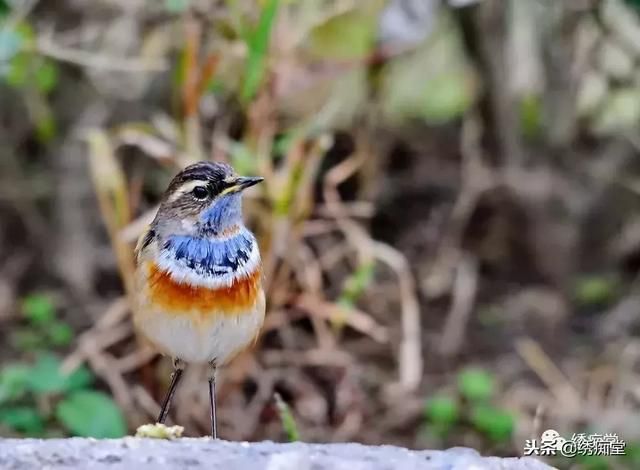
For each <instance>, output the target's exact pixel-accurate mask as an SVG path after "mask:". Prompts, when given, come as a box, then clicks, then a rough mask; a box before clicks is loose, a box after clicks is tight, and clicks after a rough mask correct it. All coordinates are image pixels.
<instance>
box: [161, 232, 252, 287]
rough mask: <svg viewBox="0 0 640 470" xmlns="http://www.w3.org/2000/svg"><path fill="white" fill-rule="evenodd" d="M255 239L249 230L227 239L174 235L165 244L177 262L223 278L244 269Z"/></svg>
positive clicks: (198, 271) (199, 272)
mask: <svg viewBox="0 0 640 470" xmlns="http://www.w3.org/2000/svg"><path fill="white" fill-rule="evenodd" d="M254 243H255V238H254V237H253V235H252V234H251V232H249V231H248V230H247V229H246V228H244V227H243V228H242V229H241V230H240V232H239V233H238V234H237V235H235V236H233V237H231V238H227V239H223V240H216V239H211V238H197V237H190V236H185V235H174V236H172V237H169V239H168V240H167V241H166V242H165V244H164V247H163V248H164V250H167V251H168V252H169V253H171V255H172V256H171V257H172V258H173V259H175V261H176V262H178V263H181V264H183V265H184V266H186V267H188V268H189V269H193V270H194V271H195V272H197V273H198V274H202V275H208V276H221V275H224V274H229V273H233V272H236V271H237V270H238V269H240V268H242V267H243V266H244V265H245V264H246V263H247V261H248V260H249V257H250V255H251V251H252V250H253V244H254Z"/></svg>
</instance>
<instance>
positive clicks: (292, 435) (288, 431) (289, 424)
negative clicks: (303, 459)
mask: <svg viewBox="0 0 640 470" xmlns="http://www.w3.org/2000/svg"><path fill="white" fill-rule="evenodd" d="M273 397H274V400H275V401H276V408H277V409H278V416H279V417H280V423H281V424H282V429H283V430H284V433H285V435H286V436H287V441H288V442H295V441H299V440H300V433H299V432H298V426H297V425H296V420H295V418H294V417H293V413H291V408H289V405H287V403H286V402H285V401H284V400H283V399H282V397H281V396H280V394H279V393H275V394H274V396H273Z"/></svg>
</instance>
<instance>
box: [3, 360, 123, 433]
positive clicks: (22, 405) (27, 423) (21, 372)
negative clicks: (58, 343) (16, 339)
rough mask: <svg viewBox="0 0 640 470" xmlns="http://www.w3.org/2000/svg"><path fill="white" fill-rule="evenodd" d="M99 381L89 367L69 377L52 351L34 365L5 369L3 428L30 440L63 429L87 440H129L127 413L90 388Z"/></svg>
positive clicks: (9, 365)
mask: <svg viewBox="0 0 640 470" xmlns="http://www.w3.org/2000/svg"><path fill="white" fill-rule="evenodd" d="M93 380H94V377H93V374H91V372H90V371H89V370H88V369H87V368H85V367H80V368H78V369H76V370H75V371H74V372H72V373H70V374H65V373H63V372H62V371H61V362H60V360H59V359H58V358H57V357H56V356H55V355H53V354H52V353H49V352H42V353H39V354H38V355H37V357H36V360H35V362H34V363H32V364H26V363H17V364H8V365H5V366H4V367H3V368H2V369H0V425H1V426H4V427H7V428H10V429H12V430H13V431H15V432H18V433H23V434H25V435H28V436H42V435H44V432H45V431H46V430H47V429H49V428H51V429H56V427H57V426H62V427H63V428H64V429H66V430H67V431H68V432H70V433H71V434H73V435H78V436H85V437H97V438H100V437H117V436H122V435H124V434H125V432H126V423H125V420H124V417H123V415H122V412H121V411H120V410H119V409H118V407H117V406H116V404H115V403H114V402H113V400H112V399H111V398H110V397H109V396H107V395H106V394H104V393H102V392H98V391H95V390H91V389H89V387H90V386H91V384H92V382H93ZM54 408H55V414H54V413H52V410H53V409H54Z"/></svg>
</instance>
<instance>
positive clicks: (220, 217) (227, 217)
mask: <svg viewBox="0 0 640 470" xmlns="http://www.w3.org/2000/svg"><path fill="white" fill-rule="evenodd" d="M240 223H242V199H241V196H240V193H234V194H229V195H226V196H223V197H221V198H220V199H219V200H217V201H215V203H214V204H213V205H212V206H211V207H210V208H208V209H207V210H205V211H204V212H203V213H202V216H201V217H200V232H201V233H202V235H203V237H204V238H206V237H209V236H218V235H220V234H221V233H222V232H223V231H224V230H225V229H226V228H228V227H232V226H234V225H237V224H240Z"/></svg>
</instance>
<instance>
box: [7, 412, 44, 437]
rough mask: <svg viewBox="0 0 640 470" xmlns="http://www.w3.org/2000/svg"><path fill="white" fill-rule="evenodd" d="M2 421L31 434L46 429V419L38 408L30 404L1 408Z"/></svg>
mask: <svg viewBox="0 0 640 470" xmlns="http://www.w3.org/2000/svg"><path fill="white" fill-rule="evenodd" d="M0 423H2V424H4V425H6V426H9V427H10V428H12V429H15V430H16V431H21V432H25V433H27V434H30V435H34V434H36V435H37V434H40V433H42V431H44V420H43V419H42V417H41V416H40V414H39V413H38V410H36V409H35V408H32V407H29V406H15V407H11V408H5V409H2V410H0Z"/></svg>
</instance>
